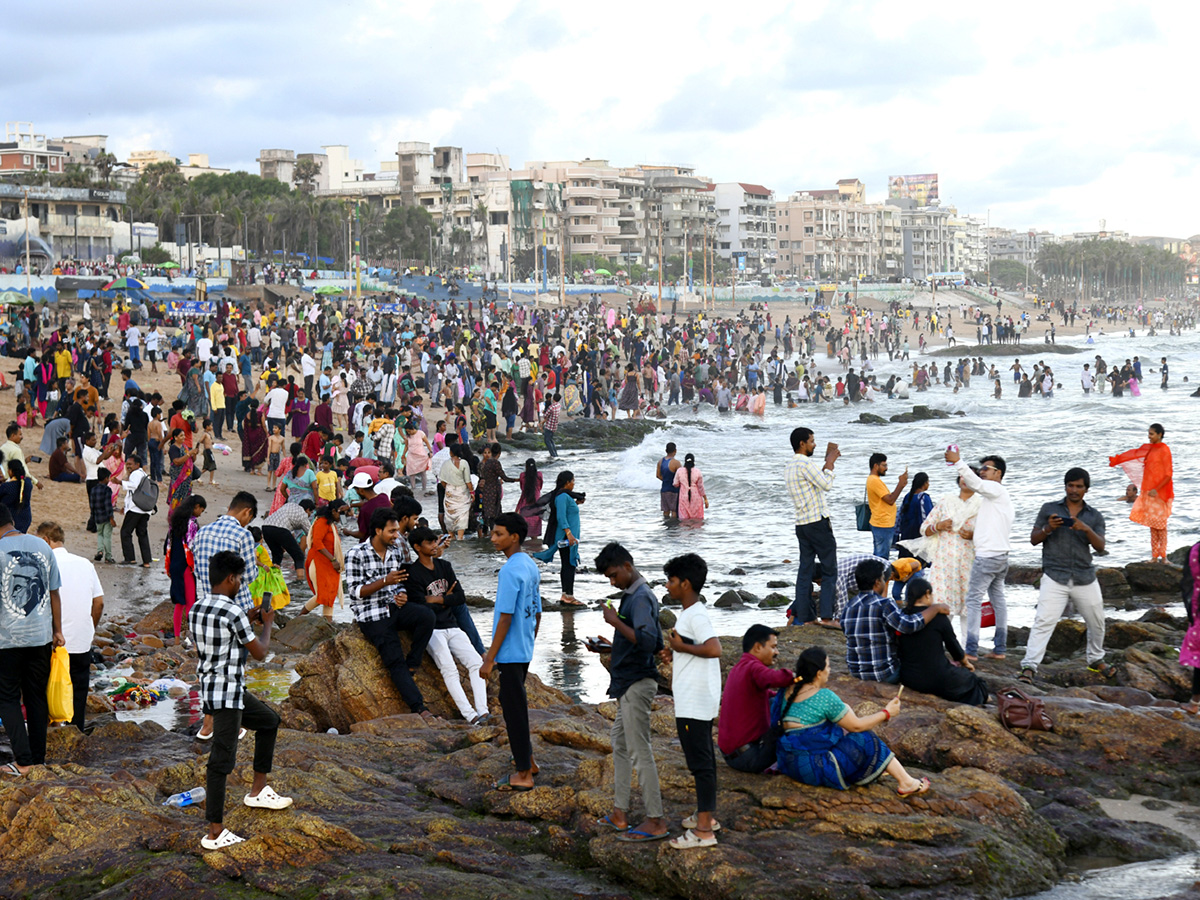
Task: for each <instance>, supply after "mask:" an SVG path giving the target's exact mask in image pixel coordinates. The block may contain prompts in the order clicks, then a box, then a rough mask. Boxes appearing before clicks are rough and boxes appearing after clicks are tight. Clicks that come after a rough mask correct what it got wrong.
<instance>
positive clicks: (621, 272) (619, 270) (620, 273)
mask: <svg viewBox="0 0 1200 900" xmlns="http://www.w3.org/2000/svg"><path fill="white" fill-rule="evenodd" d="M617 274H618V275H628V274H629V273H628V272H626V271H625V270H624V269H617Z"/></svg>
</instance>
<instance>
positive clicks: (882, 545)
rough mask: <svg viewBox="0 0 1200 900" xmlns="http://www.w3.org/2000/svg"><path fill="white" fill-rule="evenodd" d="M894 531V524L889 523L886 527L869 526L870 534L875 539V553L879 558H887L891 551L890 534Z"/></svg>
mask: <svg viewBox="0 0 1200 900" xmlns="http://www.w3.org/2000/svg"><path fill="white" fill-rule="evenodd" d="M895 533H896V526H895V525H891V526H889V527H887V528H877V527H875V526H874V525H872V526H871V536H872V537H873V538H874V540H875V555H876V556H878V557H879V558H880V559H887V558H888V556H890V555H891V552H892V535H893V534H895Z"/></svg>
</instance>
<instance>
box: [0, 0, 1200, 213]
mask: <svg viewBox="0 0 1200 900" xmlns="http://www.w3.org/2000/svg"><path fill="white" fill-rule="evenodd" d="M181 8H182V7H181V6H180V5H179V4H175V3H163V2H161V0H158V2H143V0H127V2H125V3H123V4H119V5H117V6H113V5H105V4H83V3H76V2H69V3H68V4H66V5H65V6H64V7H63V10H62V11H63V14H62V15H53V16H49V15H46V14H45V12H44V10H43V9H42V8H41V7H40V6H39V5H38V4H29V3H22V4H16V5H14V6H13V8H11V9H7V10H6V11H5V29H6V31H7V32H8V34H9V35H10V36H20V38H21V39H20V40H18V41H10V42H8V43H7V44H6V53H5V56H6V60H5V62H6V65H5V69H6V72H7V73H8V76H9V77H7V78H5V79H3V81H2V82H0V108H3V110H4V118H5V119H6V120H21V121H33V122H34V124H35V126H36V129H37V131H38V132H39V133H46V134H48V135H49V136H51V137H57V136H61V135H63V134H84V133H103V134H107V135H109V148H110V149H111V150H113V151H114V152H116V153H117V154H118V156H121V157H124V156H125V155H126V154H128V153H129V152H130V151H132V150H139V149H161V150H167V151H169V152H171V153H174V154H175V155H176V156H179V157H186V155H187V154H188V153H189V152H204V153H208V154H209V155H210V156H211V160H212V164H213V165H215V166H222V167H230V168H235V169H238V168H240V169H246V170H248V171H255V172H256V171H257V164H256V163H255V157H256V156H257V155H258V151H259V150H260V149H262V148H265V147H282V148H290V149H293V150H296V151H297V152H303V151H315V150H318V149H319V147H320V145H322V144H348V145H349V146H350V150H351V153H352V155H353V156H355V157H357V158H360V159H362V160H364V161H365V163H366V167H367V171H375V170H377V169H378V168H379V161H380V160H381V159H386V158H391V157H392V156H393V154H394V152H395V145H396V142H397V141H401V140H423V141H428V142H430V143H434V144H450V145H454V146H461V147H463V148H464V149H465V150H467V151H468V152H470V151H488V152H495V151H497V150H499V152H501V153H504V154H507V155H508V156H509V158H510V160H511V162H512V165H513V166H514V167H518V166H520V165H521V164H522V163H523V162H524V161H526V160H538V159H541V160H554V159H559V160H561V159H581V158H584V157H592V158H604V159H608V160H610V161H612V162H613V163H615V164H618V165H627V164H634V163H639V162H647V163H676V164H679V163H682V164H689V165H693V166H695V167H696V169H697V171H698V172H699V173H700V174H704V175H708V176H710V177H711V178H713V179H715V180H717V181H749V182H758V183H762V184H765V185H767V186H768V187H770V188H772V189H773V190H774V191H775V193H776V196H777V197H783V196H786V195H787V194H789V193H791V192H793V191H795V190H800V189H805V188H822V187H832V186H833V184H834V182H835V181H836V180H837V179H839V178H848V177H857V178H860V179H862V180H863V181H864V182H866V184H867V190H868V196H869V197H870V198H871V199H881V198H882V197H883V196H884V194H885V192H886V183H887V182H886V179H887V176H889V175H896V174H908V173H926V172H936V173H938V174H939V176H940V183H941V193H942V200H943V203H953V204H954V205H956V206H957V207H958V209H959V210H960V212H963V213H969V214H972V215H979V216H987V215H988V213H989V211H990V216H991V222H992V224H994V225H995V224H999V225H1006V226H1010V227H1017V228H1026V227H1035V228H1048V229H1051V230H1054V231H1060V232H1061V231H1076V230H1095V229H1096V228H1098V227H1099V223H1100V221H1101V220H1105V221H1106V223H1107V227H1108V228H1111V229H1125V230H1127V231H1130V232H1132V233H1135V234H1167V235H1174V236H1189V235H1191V234H1194V233H1196V232H1200V212H1198V211H1197V209H1196V201H1197V199H1200V154H1198V153H1197V152H1196V150H1197V147H1200V126H1198V125H1197V121H1198V118H1197V116H1196V115H1195V101H1196V97H1197V90H1196V84H1197V80H1196V74H1195V72H1196V69H1195V63H1194V60H1195V58H1196V49H1195V43H1196V39H1197V36H1198V34H1200V31H1198V28H1200V12H1197V9H1198V7H1197V5H1196V4H1184V3H1168V4H1146V3H1132V2H1129V3H1110V2H1104V0H1093V2H1090V3H1086V4H1085V3H1082V2H1078V0H1076V2H1063V0H1049V2H1046V0H1042V2H1024V0H1010V2H1007V3H1004V4H999V5H995V4H967V3H963V2H961V0H956V2H927V3H922V2H916V3H906V4H899V3H894V2H893V3H870V2H854V0H849V2H846V0H843V2H821V0H807V2H805V3H795V2H775V0H767V2H751V3H744V4H731V3H720V4H717V3H713V2H712V0H691V2H687V3H683V2H677V0H669V2H662V0H660V2H657V3H655V2H649V3H648V2H645V0H642V2H626V0H610V2H606V3H602V4H570V5H568V4H566V3H550V2H540V0H489V2H487V3H476V2H464V0H447V2H442V3H429V2H427V0H425V2H420V3H410V2H382V0H358V2H355V3H352V4H350V3H339V2H336V0H335V2H328V0H325V2H313V0H289V2H288V3H286V4H284V3H275V2H263V0H237V2H231V0H209V2H208V3H206V4H202V5H200V6H188V7H187V10H188V11H187V12H186V13H181V12H179V10H180V9H181Z"/></svg>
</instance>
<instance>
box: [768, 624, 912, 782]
mask: <svg viewBox="0 0 1200 900" xmlns="http://www.w3.org/2000/svg"><path fill="white" fill-rule="evenodd" d="M795 671H796V681H795V684H794V685H793V687H792V688H791V690H784V691H779V693H777V694H776V695H775V700H774V702H773V703H772V706H771V721H772V722H773V723H776V724H777V725H780V726H781V727H782V732H783V733H782V734H781V735H780V737H779V742H778V744H777V745H776V754H777V763H776V764H777V766H778V768H779V771H780V772H782V773H783V774H785V775H787V776H788V777H789V778H793V779H795V780H796V781H799V782H802V783H804V784H811V785H813V786H814V787H830V788H836V789H837V790H839V791H844V790H847V789H849V788H851V787H856V786H859V785H865V784H871V783H872V782H874V781H876V780H878V779H879V778H880V776H882V775H883V774H884V773H885V772H886V773H887V774H888V775H891V776H892V777H893V778H895V779H896V781H897V782H899V788H898V789H897V791H896V793H898V794H899V795H900V796H901V797H907V796H911V795H913V794H923V793H924V792H925V791H927V790H929V779H928V778H921V779H916V778H913V777H912V776H911V775H909V774H908V772H906V771H905V770H904V767H903V766H902V765H900V760H898V759H896V755H895V754H894V753H892V751H891V750H889V749H888V748H887V745H886V744H884V743H883V741H881V740H880V739H879V738H878V737H876V736H875V734H874V733H873V732H872V729H873V728H875V727H876V726H878V725H882V724H883V723H884V722H887V721H889V720H890V719H891V718H892V717H893V716H896V715H899V713H900V699H899V697H893V698H892V700H891V701H889V702H888V705H887V706H885V707H884V708H883V710H882V711H881V712H877V713H875V714H874V715H870V716H864V717H863V718H859V717H858V716H857V715H855V714H854V711H853V710H852V709H850V707H849V706H847V705H846V704H845V703H844V702H843V701H842V700H841V699H840V698H839V697H838V695H837V694H835V693H834V692H833V691H831V690H829V689H828V688H827V687H825V684H826V683H827V682H828V681H829V657H828V656H827V655H826V653H825V651H824V650H822V649H821V648H820V647H810V648H808V649H807V650H805V651H804V652H803V653H801V654H800V659H799V660H798V661H797V662H796V669H795Z"/></svg>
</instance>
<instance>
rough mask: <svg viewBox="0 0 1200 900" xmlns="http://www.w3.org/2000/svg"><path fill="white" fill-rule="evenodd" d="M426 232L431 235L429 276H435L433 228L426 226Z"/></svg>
mask: <svg viewBox="0 0 1200 900" xmlns="http://www.w3.org/2000/svg"><path fill="white" fill-rule="evenodd" d="M425 231H426V232H427V233H428V234H429V274H430V275H432V274H433V228H432V227H431V226H429V225H426V226H425Z"/></svg>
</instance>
